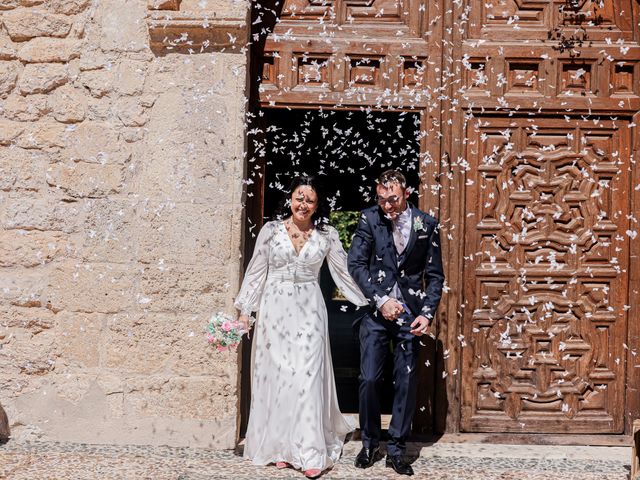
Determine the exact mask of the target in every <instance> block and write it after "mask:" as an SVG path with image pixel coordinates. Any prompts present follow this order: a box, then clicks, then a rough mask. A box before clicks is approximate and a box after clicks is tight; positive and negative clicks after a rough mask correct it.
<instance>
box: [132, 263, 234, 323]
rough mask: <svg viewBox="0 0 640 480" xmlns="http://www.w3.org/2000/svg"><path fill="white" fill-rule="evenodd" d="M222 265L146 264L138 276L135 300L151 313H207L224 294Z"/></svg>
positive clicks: (222, 301)
mask: <svg viewBox="0 0 640 480" xmlns="http://www.w3.org/2000/svg"><path fill="white" fill-rule="evenodd" d="M228 284H229V279H228V278H227V272H226V269H225V268H224V265H219V266H209V267H207V266H198V265H174V266H170V267H164V266H163V268H158V267H157V266H154V267H148V268H146V269H145V270H144V272H143V273H142V277H141V279H140V290H141V294H140V297H139V298H138V303H139V304H140V305H141V306H142V307H143V308H145V309H146V310H148V311H151V312H183V313H193V314H209V313H211V312H213V311H217V310H219V309H220V306H221V305H222V304H223V303H224V300H225V299H226V297H227V296H228V292H227V290H228Z"/></svg>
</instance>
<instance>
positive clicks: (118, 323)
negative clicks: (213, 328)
mask: <svg viewBox="0 0 640 480" xmlns="http://www.w3.org/2000/svg"><path fill="white" fill-rule="evenodd" d="M182 333H183V331H181V330H180V328H179V326H178V325H177V324H176V318H175V316H173V315H162V314H146V315H144V314H135V313H133V314H120V315H113V316H112V317H110V318H109V320H108V321H107V335H106V337H105V342H104V343H105V347H106V348H105V367H107V368H110V369H118V370H119V371H121V372H123V373H124V374H125V375H131V374H153V373H158V372H163V371H166V369H167V361H168V360H169V359H170V356H171V351H172V350H173V349H174V348H175V346H176V341H177V339H178V337H179V336H180V335H181V334H182ZM184 334H185V335H188V334H189V332H184ZM201 340H202V338H201ZM203 346H206V345H204V344H203Z"/></svg>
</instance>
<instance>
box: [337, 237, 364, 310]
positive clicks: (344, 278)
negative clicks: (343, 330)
mask: <svg viewBox="0 0 640 480" xmlns="http://www.w3.org/2000/svg"><path fill="white" fill-rule="evenodd" d="M327 263H328V264H329V271H330V272H331V277H333V281H334V282H336V285H337V286H338V288H339V289H340V291H341V292H342V293H343V294H344V296H345V297H347V300H349V301H350V302H351V303H353V304H355V305H358V306H359V307H362V306H364V305H368V304H369V301H368V300H367V298H366V297H365V296H364V295H363V294H362V291H361V290H360V288H359V287H358V285H357V284H356V282H355V281H354V280H353V278H351V275H349V271H348V270H347V253H346V252H345V251H344V248H343V247H342V243H341V242H340V237H339V236H338V231H337V230H336V229H335V228H333V227H329V252H328V253H327Z"/></svg>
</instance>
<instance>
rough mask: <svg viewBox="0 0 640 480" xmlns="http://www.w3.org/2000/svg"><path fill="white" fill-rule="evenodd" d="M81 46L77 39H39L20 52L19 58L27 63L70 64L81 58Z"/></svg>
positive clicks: (27, 44) (31, 41) (25, 46)
mask: <svg viewBox="0 0 640 480" xmlns="http://www.w3.org/2000/svg"><path fill="white" fill-rule="evenodd" d="M81 46H82V41H81V40H77V39H75V38H45V37H38V38H34V39H33V40H30V41H29V42H27V43H26V44H25V45H24V46H23V47H22V48H21V49H20V50H18V58H19V59H20V60H22V61H23V62H25V63H47V62H68V61H69V60H71V59H73V58H79V57H80V48H81Z"/></svg>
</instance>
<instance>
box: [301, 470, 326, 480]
mask: <svg viewBox="0 0 640 480" xmlns="http://www.w3.org/2000/svg"><path fill="white" fill-rule="evenodd" d="M320 475H322V470H320V469H319V468H311V469H309V470H305V471H304V476H305V477H307V478H318V477H319V476H320Z"/></svg>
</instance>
